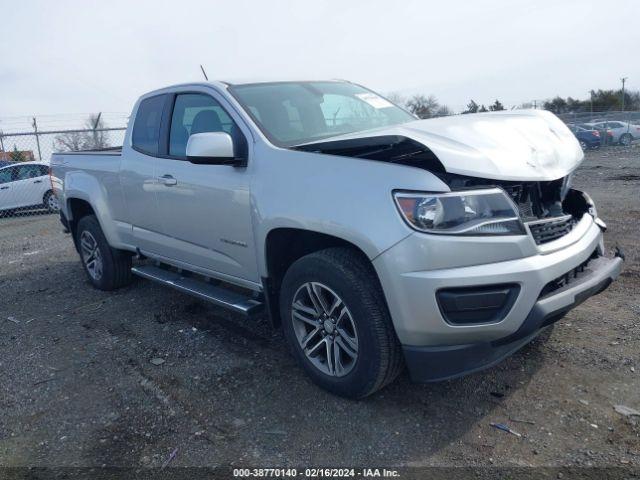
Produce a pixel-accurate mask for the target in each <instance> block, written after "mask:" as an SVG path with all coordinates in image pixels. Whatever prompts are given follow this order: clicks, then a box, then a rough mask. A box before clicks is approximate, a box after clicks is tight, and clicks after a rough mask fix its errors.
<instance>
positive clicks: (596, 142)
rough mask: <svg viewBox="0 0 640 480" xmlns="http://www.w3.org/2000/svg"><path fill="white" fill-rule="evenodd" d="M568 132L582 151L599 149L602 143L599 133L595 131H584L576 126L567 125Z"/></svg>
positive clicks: (584, 129)
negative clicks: (576, 140) (578, 143)
mask: <svg viewBox="0 0 640 480" xmlns="http://www.w3.org/2000/svg"><path fill="white" fill-rule="evenodd" d="M567 126H568V127H569V130H571V131H572V132H573V134H574V135H575V136H576V138H577V139H578V141H579V142H580V146H581V147H582V149H583V150H590V149H594V148H599V147H600V145H601V143H602V137H601V136H600V131H598V130H595V129H590V130H588V129H586V128H584V127H580V126H578V125H567Z"/></svg>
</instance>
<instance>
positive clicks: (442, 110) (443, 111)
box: [436, 105, 453, 117]
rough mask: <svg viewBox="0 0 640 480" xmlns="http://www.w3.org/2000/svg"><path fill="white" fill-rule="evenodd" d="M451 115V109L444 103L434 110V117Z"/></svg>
mask: <svg viewBox="0 0 640 480" xmlns="http://www.w3.org/2000/svg"><path fill="white" fill-rule="evenodd" d="M449 115H453V111H452V110H451V109H450V108H449V107H447V106H446V105H440V106H439V107H438V110H437V111H436V117H448V116H449Z"/></svg>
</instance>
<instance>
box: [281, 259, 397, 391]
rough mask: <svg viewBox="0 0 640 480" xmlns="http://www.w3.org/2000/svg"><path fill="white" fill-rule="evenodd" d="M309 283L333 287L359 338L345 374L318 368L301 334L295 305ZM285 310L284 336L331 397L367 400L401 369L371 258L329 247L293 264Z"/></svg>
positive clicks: (286, 282)
mask: <svg viewBox="0 0 640 480" xmlns="http://www.w3.org/2000/svg"><path fill="white" fill-rule="evenodd" d="M308 282H320V283H321V284H323V285H325V286H327V287H329V288H330V289H331V290H332V291H333V293H335V294H337V295H338V296H339V297H340V299H342V300H343V303H344V305H345V306H346V307H347V308H348V310H349V312H350V314H351V318H352V320H353V324H354V325H355V331H356V335H357V338H358V340H357V358H356V359H355V361H353V364H352V367H351V370H350V371H349V372H348V373H347V374H345V375H344V376H332V375H329V374H327V373H325V372H323V371H321V370H320V369H319V368H318V367H316V366H315V365H314V364H313V363H312V362H311V360H310V359H309V358H307V356H306V355H305V353H304V351H303V349H302V346H301V343H300V341H299V340H298V337H297V336H296V330H295V327H294V322H295V320H294V318H293V315H292V312H293V308H292V304H293V301H294V297H295V295H296V294H297V292H299V290H301V288H302V287H303V286H304V285H305V284H307V283H308ZM280 312H281V315H282V324H283V329H284V333H285V337H286V339H287V342H288V343H289V346H290V347H291V350H292V352H293V354H294V356H295V358H296V359H297V360H298V362H299V363H300V364H301V365H302V367H303V368H304V370H305V371H306V373H307V374H308V375H309V376H310V377H311V379H312V380H313V381H314V382H315V383H316V384H318V385H319V386H321V387H322V388H324V389H326V390H328V391H329V392H331V393H334V394H336V395H340V396H342V397H347V398H354V399H357V398H363V397H366V396H367V395H370V394H372V393H373V392H375V391H376V390H379V389H381V388H383V387H384V386H385V385H387V384H389V383H390V382H392V381H393V380H394V379H395V378H396V377H397V376H398V374H399V373H400V371H401V370H402V367H403V357H402V349H401V347H400V344H399V342H398V339H397V337H396V334H395V330H394V328H393V324H392V321H391V316H390V315H389V311H388V309H387V305H386V302H385V300H384V295H383V292H382V288H381V287H380V283H379V281H378V278H377V276H376V273H375V271H374V269H373V266H372V265H371V263H370V262H369V260H368V259H367V258H366V257H364V256H363V255H362V254H361V253H360V252H358V251H356V250H353V249H349V248H330V249H326V250H321V251H319V252H315V253H312V254H309V255H306V256H304V257H302V258H300V259H299V260H297V261H296V262H294V263H293V264H292V265H291V266H290V267H289V269H288V270H287V272H286V274H285V276H284V279H283V281H282V286H281V289H280ZM318 321H319V323H321V321H320V320H318ZM324 335H325V333H323V336H324ZM334 348H335V347H334Z"/></svg>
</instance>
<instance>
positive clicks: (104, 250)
mask: <svg viewBox="0 0 640 480" xmlns="http://www.w3.org/2000/svg"><path fill="white" fill-rule="evenodd" d="M76 245H78V250H79V252H80V258H81V260H82V265H83V267H84V271H85V272H86V274H87V276H88V277H89V281H90V282H91V283H92V284H93V286H94V287H96V288H98V289H100V290H115V289H116V288H119V287H123V286H125V285H128V284H129V283H131V254H130V253H129V252H124V251H122V250H116V249H115V248H111V247H110V246H109V244H108V243H107V239H106V238H105V236H104V234H103V233H102V229H101V228H100V224H99V223H98V220H97V218H96V217H95V216H94V215H87V216H85V217H82V218H81V219H80V221H79V222H78V226H77V228H76Z"/></svg>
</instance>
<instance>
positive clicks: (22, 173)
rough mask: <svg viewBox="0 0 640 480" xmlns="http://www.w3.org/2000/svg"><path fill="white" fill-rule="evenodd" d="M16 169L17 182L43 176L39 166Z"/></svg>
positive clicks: (24, 166)
mask: <svg viewBox="0 0 640 480" xmlns="http://www.w3.org/2000/svg"><path fill="white" fill-rule="evenodd" d="M16 168H17V169H18V175H17V178H16V180H28V179H29V178H38V177H41V176H42V173H40V166H39V165H21V166H19V167H16Z"/></svg>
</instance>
